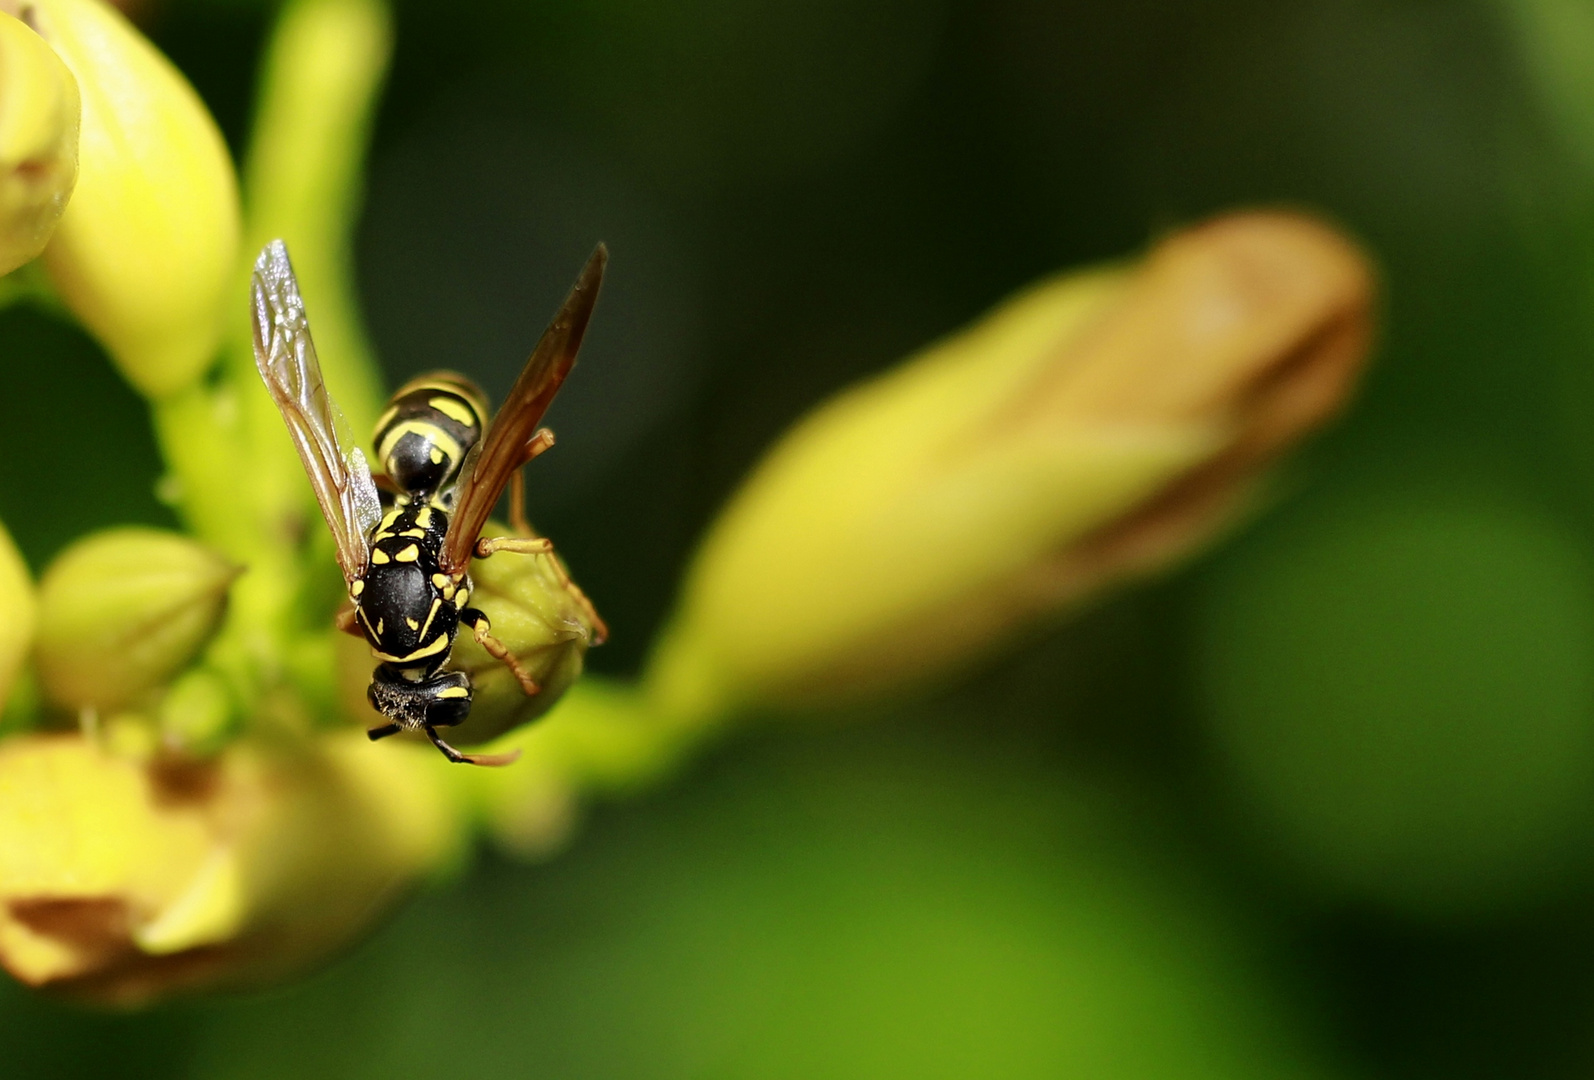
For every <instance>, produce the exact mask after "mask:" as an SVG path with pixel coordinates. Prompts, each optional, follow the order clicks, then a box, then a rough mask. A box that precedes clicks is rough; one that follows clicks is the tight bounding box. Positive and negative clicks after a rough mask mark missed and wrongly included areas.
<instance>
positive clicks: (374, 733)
mask: <svg viewBox="0 0 1594 1080" xmlns="http://www.w3.org/2000/svg"><path fill="white" fill-rule="evenodd" d="M403 730H404V727H403V725H401V724H385V725H383V726H382V727H374V728H371V729H369V730H368V731H366V733H365V737H366V738H368V739H370V740H371V741H372V742H376V740H378V739H385V738H387V737H388V736H389V735H397V734H398V733H399V732H401V731H403Z"/></svg>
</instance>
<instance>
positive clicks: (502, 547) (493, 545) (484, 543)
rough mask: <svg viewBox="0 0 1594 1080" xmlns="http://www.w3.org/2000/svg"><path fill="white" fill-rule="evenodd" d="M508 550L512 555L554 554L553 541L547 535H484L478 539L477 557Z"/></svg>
mask: <svg viewBox="0 0 1594 1080" xmlns="http://www.w3.org/2000/svg"><path fill="white" fill-rule="evenodd" d="M500 551H507V552H509V553H510V554H511V555H552V554H553V541H552V540H550V539H548V538H547V537H546V536H491V537H489V536H484V537H482V538H481V539H480V540H478V541H476V557H477V558H478V559H485V558H487V557H488V556H489V555H493V554H496V553H497V552H500Z"/></svg>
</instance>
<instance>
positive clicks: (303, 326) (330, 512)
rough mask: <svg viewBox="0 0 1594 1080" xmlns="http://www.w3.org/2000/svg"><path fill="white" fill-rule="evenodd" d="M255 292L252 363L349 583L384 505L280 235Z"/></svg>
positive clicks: (266, 253) (361, 567)
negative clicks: (331, 384)
mask: <svg viewBox="0 0 1594 1080" xmlns="http://www.w3.org/2000/svg"><path fill="white" fill-rule="evenodd" d="M250 297H251V301H252V308H253V312H252V314H253V315H254V319H253V330H254V339H255V366H256V367H258V368H259V369H260V377H261V378H262V379H264V380H265V383H266V389H267V390H269V391H270V392H271V397H272V400H273V401H275V402H276V403H277V408H278V409H279V410H281V412H282V419H283V420H284V421H286V422H287V425H288V434H289V435H291V436H292V437H293V445H294V448H295V449H296V450H298V451H299V460H300V461H301V462H303V463H304V471H305V474H306V475H307V476H308V477H309V478H310V486H311V487H312V488H313V489H314V490H315V497H316V502H318V503H320V504H321V514H322V516H323V517H325V518H326V519H327V526H328V527H329V528H330V529H331V530H332V537H333V539H334V540H335V541H336V542H337V548H338V566H339V567H341V568H342V570H343V576H344V578H346V579H347V580H349V581H351V582H352V581H354V580H356V579H357V578H359V577H360V576H361V575H363V574H364V573H365V568H366V564H367V562H368V561H369V559H370V554H371V552H370V546H369V544H368V543H367V541H366V537H367V536H368V535H369V534H370V531H371V529H372V527H373V526H375V525H376V523H377V522H378V521H379V520H380V519H381V517H382V506H381V503H380V501H379V500H378V499H377V494H376V485H375V484H374V483H372V481H371V469H370V467H369V466H368V465H367V464H366V461H365V454H364V453H362V452H361V451H360V449H359V447H357V446H354V445H353V442H354V440H353V439H352V437H351V436H350V434H349V429H348V423H347V422H346V421H345V420H344V419H343V414H342V413H341V412H340V411H338V407H337V405H336V404H334V403H333V401H332V398H331V397H330V396H329V395H328V394H327V387H326V383H325V381H324V380H323V379H322V377H321V362H320V361H319V360H317V359H316V354H315V343H314V342H313V341H311V339H310V324H309V322H308V321H307V320H306V319H305V314H304V299H303V298H302V297H301V296H300V295H299V282H298V280H297V279H295V278H294V276H293V264H292V263H290V262H289V261H288V249H287V248H286V247H285V246H283V243H282V241H281V240H273V241H271V243H269V244H267V245H266V246H265V248H264V250H262V251H261V252H260V257H259V258H258V259H256V260H255V273H254V283H253V287H252V289H251V290H250ZM345 446H349V447H352V448H351V449H349V450H345V449H344V447H345Z"/></svg>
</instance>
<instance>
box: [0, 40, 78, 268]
mask: <svg viewBox="0 0 1594 1080" xmlns="http://www.w3.org/2000/svg"><path fill="white" fill-rule="evenodd" d="M78 112H79V103H78V90H77V80H75V79H73V78H72V73H71V72H70V71H68V70H67V68H66V65H65V64H63V63H61V59H60V57H58V56H56V55H55V51H54V50H53V49H51V48H50V46H48V45H46V44H45V43H44V41H43V39H41V38H40V37H39V35H38V34H36V33H34V32H33V30H32V28H31V27H29V26H27V25H26V24H25V23H23V22H22V21H21V20H20V19H16V18H13V17H12V16H10V15H8V14H6V13H5V12H4V11H0V274H9V273H10V272H11V271H13V270H15V269H16V268H17V267H19V266H21V265H22V264H23V263H25V262H27V261H28V260H30V259H32V258H33V257H34V256H36V255H38V254H39V252H41V251H43V250H44V245H45V244H46V243H48V242H49V239H50V236H51V234H52V233H54V232H55V225H56V222H58V221H60V220H61V212H62V211H63V210H65V209H66V203H67V200H68V199H69V198H71V196H72V185H73V184H74V183H76V181H77V150H78Z"/></svg>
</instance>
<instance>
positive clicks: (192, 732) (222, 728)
mask: <svg viewBox="0 0 1594 1080" xmlns="http://www.w3.org/2000/svg"><path fill="white" fill-rule="evenodd" d="M156 716H157V719H158V721H159V726H160V734H161V741H162V742H163V743H164V744H165V745H166V746H167V747H168V748H170V749H173V750H178V751H182V752H184V753H187V754H189V755H195V754H208V753H213V752H215V751H216V750H218V749H220V748H221V746H222V744H223V742H225V741H226V739H227V737H228V736H229V735H230V734H231V733H232V730H233V727H234V723H235V721H236V720H237V719H238V711H237V709H235V708H234V707H233V700H232V694H231V693H230V692H229V690H228V688H227V681H226V680H225V679H224V678H222V677H221V676H220V675H218V674H216V673H215V672H214V671H207V670H206V669H204V668H195V669H194V670H192V671H186V672H184V673H183V674H182V675H180V676H178V678H177V681H176V682H174V683H172V685H171V688H170V689H168V690H167V691H166V696H165V697H163V698H161V703H160V708H159V709H158V710H157V713H156Z"/></svg>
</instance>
